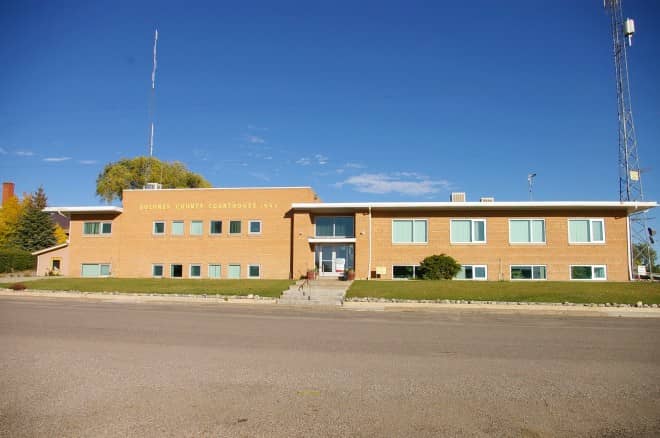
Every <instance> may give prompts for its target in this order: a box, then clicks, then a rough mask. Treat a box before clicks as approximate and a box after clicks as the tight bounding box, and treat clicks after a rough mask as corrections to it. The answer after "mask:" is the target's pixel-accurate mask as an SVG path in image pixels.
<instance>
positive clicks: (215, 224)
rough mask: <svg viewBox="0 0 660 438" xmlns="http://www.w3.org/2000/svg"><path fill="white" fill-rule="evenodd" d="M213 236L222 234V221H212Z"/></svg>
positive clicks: (211, 230)
mask: <svg viewBox="0 0 660 438" xmlns="http://www.w3.org/2000/svg"><path fill="white" fill-rule="evenodd" d="M210 233H211V234H222V221H211V229H210Z"/></svg>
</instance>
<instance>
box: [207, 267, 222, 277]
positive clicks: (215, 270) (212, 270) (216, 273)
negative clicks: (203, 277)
mask: <svg viewBox="0 0 660 438" xmlns="http://www.w3.org/2000/svg"><path fill="white" fill-rule="evenodd" d="M221 275H222V274H221V266H220V265H214V264H210V265H209V278H220V276H221Z"/></svg>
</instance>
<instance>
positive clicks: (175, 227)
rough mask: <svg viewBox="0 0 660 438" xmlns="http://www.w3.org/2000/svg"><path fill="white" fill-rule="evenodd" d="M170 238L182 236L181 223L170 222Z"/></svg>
mask: <svg viewBox="0 0 660 438" xmlns="http://www.w3.org/2000/svg"><path fill="white" fill-rule="evenodd" d="M172 236H183V221H172Z"/></svg>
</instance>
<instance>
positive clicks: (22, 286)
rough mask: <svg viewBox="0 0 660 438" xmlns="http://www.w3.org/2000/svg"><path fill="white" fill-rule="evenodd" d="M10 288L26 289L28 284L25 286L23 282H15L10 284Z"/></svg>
mask: <svg viewBox="0 0 660 438" xmlns="http://www.w3.org/2000/svg"><path fill="white" fill-rule="evenodd" d="M9 289H12V290H25V289H27V286H25V285H24V284H23V283H14V284H12V285H10V286H9Z"/></svg>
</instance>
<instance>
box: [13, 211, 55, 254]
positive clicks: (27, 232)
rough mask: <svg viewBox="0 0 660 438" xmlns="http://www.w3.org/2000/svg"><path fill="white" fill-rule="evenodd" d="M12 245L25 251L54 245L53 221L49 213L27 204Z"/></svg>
mask: <svg viewBox="0 0 660 438" xmlns="http://www.w3.org/2000/svg"><path fill="white" fill-rule="evenodd" d="M13 240H14V246H15V247H18V248H21V249H24V250H25V251H30V252H33V251H38V250H40V249H44V248H48V247H51V246H53V245H55V242H56V239H55V223H54V222H53V219H52V218H51V217H50V215H49V214H48V213H46V212H44V211H43V210H41V209H39V208H36V207H35V206H34V205H31V204H30V205H28V206H27V208H26V209H25V210H24V211H23V214H22V215H21V218H20V220H19V221H18V226H17V227H16V234H15V236H14V239H13Z"/></svg>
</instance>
